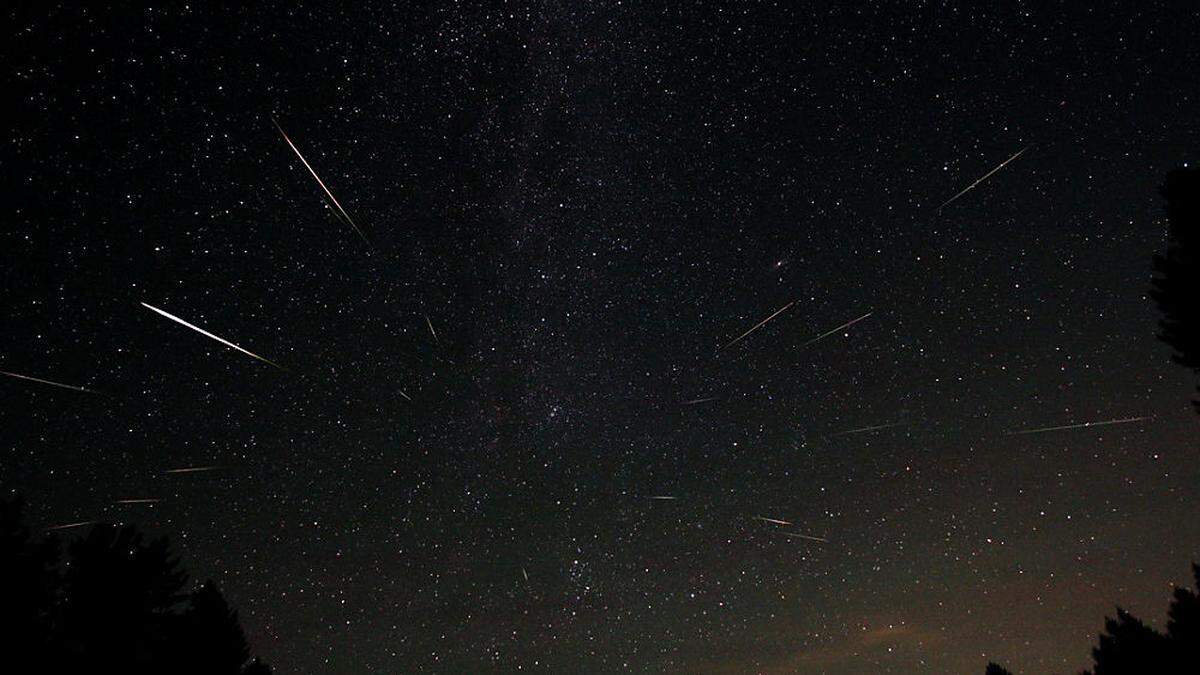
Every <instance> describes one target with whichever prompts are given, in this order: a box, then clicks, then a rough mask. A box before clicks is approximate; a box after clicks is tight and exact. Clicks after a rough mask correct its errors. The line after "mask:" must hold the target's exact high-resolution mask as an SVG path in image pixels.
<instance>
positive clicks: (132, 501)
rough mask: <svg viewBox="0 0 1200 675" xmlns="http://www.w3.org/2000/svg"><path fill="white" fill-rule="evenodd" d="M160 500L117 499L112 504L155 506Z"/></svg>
mask: <svg viewBox="0 0 1200 675" xmlns="http://www.w3.org/2000/svg"><path fill="white" fill-rule="evenodd" d="M161 501H162V500H161V499H118V500H116V501H115V502H113V503H114V504H157V503H159V502H161Z"/></svg>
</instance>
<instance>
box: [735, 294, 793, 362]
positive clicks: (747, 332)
mask: <svg viewBox="0 0 1200 675" xmlns="http://www.w3.org/2000/svg"><path fill="white" fill-rule="evenodd" d="M794 304H796V301H795V300H793V301H791V302H789V303H788V304H786V305H784V306H783V307H780V308H779V309H777V310H775V313H774V314H772V315H771V316H768V317H767V318H765V319H763V320H762V321H759V322H758V323H756V324H754V327H753V328H751V329H750V330H748V331H746V332H745V333H742V334H741V335H739V336H737V337H735V338H734V339H732V340H730V341H729V343H728V344H726V345H725V346H724V347H721V348H720V349H718V350H717V352H722V351H725V350H726V349H729V348H730V347H732V346H734V345H736V344H737V343H739V342H741V341H742V340H744V339H745V338H746V336H747V335H749V334H751V333H753V332H754V331H756V330H758V329H759V328H762V327H763V326H764V325H766V323H767V322H768V321H770V320H771V319H774V318H775V317H777V316H779V315H780V314H783V313H784V311H786V310H787V309H788V308H790V307H791V306H792V305H794Z"/></svg>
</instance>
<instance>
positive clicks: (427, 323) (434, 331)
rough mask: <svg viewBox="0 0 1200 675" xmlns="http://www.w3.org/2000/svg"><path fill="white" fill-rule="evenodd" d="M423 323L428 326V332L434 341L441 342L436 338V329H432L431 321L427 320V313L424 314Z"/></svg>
mask: <svg viewBox="0 0 1200 675" xmlns="http://www.w3.org/2000/svg"><path fill="white" fill-rule="evenodd" d="M425 325H426V326H429V334H430V335H432V336H433V341H434V343H436V344H441V343H442V341H441V340H439V339H438V336H437V331H436V330H434V329H433V322H432V321H430V320H429V315H428V314H426V315H425Z"/></svg>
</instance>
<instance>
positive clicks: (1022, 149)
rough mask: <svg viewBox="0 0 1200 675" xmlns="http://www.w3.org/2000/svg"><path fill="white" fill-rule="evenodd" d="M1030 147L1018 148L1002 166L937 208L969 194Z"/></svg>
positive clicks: (941, 207) (938, 208)
mask: <svg viewBox="0 0 1200 675" xmlns="http://www.w3.org/2000/svg"><path fill="white" fill-rule="evenodd" d="M1028 149H1029V146H1028V145H1027V146H1025V147H1023V148H1021V149H1020V150H1018V151H1017V154H1015V155H1013V156H1012V157H1009V158H1008V159H1006V160H1004V161H1003V162H1001V163H1000V166H998V167H996V168H994V169H992V170H991V171H989V172H987V173H985V174H983V178H980V179H979V180H977V181H975V182H974V183H971V184H970V185H968V186H967V187H965V188H963V190H962V192H959V193H958V194H956V195H954V196H953V197H951V198H950V199H947V200H946V201H944V202H942V205H941V206H939V207H937V210H938V211H941V210H942V209H944V208H946V207H947V206H949V204H950V202H953V201H954V200H956V199H958V198H959V197H961V196H963V195H965V194H967V193H968V192H970V191H971V190H973V189H975V186H976V185H979V184H980V183H982V182H983V181H985V180H987V179H988V178H989V177H991V175H992V174H994V173H996V172H997V171H999V170H1000V169H1003V168H1004V167H1005V165H1007V164H1008V163H1009V162H1011V161H1013V160H1014V159H1016V158H1018V157H1020V156H1021V153H1023V152H1025V151H1026V150H1028Z"/></svg>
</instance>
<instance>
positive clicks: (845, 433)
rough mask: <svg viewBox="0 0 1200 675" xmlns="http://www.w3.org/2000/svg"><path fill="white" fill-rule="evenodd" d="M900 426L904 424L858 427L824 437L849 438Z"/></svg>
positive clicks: (894, 423)
mask: <svg viewBox="0 0 1200 675" xmlns="http://www.w3.org/2000/svg"><path fill="white" fill-rule="evenodd" d="M901 424H904V422H892V423H891V424H876V425H875V426H872V427H859V428H857V429H847V430H846V431H838V432H836V433H832V434H828V435H827V436H826V437H827V438H828V437H832V436H849V435H850V434H865V433H866V432H868V431H879V430H880V429H891V428H892V427H898V426H900V425H901Z"/></svg>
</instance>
